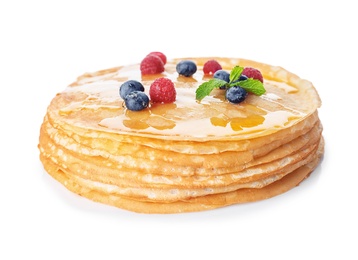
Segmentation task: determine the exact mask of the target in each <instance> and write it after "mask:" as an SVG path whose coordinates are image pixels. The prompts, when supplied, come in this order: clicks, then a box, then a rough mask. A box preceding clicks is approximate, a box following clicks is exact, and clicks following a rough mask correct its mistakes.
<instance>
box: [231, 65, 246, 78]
mask: <svg viewBox="0 0 358 260" xmlns="http://www.w3.org/2000/svg"><path fill="white" fill-rule="evenodd" d="M243 71H244V68H243V67H240V66H235V67H234V68H233V69H232V70H231V72H230V82H234V81H236V80H238V79H239V78H240V76H241V73H242V72H243Z"/></svg>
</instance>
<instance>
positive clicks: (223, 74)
mask: <svg viewBox="0 0 358 260" xmlns="http://www.w3.org/2000/svg"><path fill="white" fill-rule="evenodd" d="M213 78H215V79H221V80H225V81H226V82H229V81H230V73H229V72H227V71H225V70H217V71H216V72H215V73H214V75H213Z"/></svg>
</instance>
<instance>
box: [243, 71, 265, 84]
mask: <svg viewBox="0 0 358 260" xmlns="http://www.w3.org/2000/svg"><path fill="white" fill-rule="evenodd" d="M242 75H245V76H246V77H248V78H252V79H257V80H259V81H261V82H262V83H264V78H263V76H262V74H261V71H259V70H258V69H255V68H251V67H246V68H244V70H243V71H242Z"/></svg>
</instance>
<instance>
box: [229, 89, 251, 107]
mask: <svg viewBox="0 0 358 260" xmlns="http://www.w3.org/2000/svg"><path fill="white" fill-rule="evenodd" d="M246 96H247V92H246V90H245V89H243V88H242V87H240V86H236V87H230V88H228V90H226V99H227V100H229V101H230V102H231V103H234V104H238V103H240V102H242V101H244V100H245V99H246Z"/></svg>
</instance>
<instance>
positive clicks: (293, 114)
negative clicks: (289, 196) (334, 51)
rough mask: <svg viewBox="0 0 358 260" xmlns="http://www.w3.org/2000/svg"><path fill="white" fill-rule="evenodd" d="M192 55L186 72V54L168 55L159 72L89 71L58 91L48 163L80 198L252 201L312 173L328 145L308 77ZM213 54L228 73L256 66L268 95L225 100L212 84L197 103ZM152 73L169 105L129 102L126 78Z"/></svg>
mask: <svg viewBox="0 0 358 260" xmlns="http://www.w3.org/2000/svg"><path fill="white" fill-rule="evenodd" d="M189 59H190V60H192V61H194V62H195V63H196V64H197V66H198V70H197V72H196V73H195V74H194V75H193V76H192V77H189V78H187V77H183V76H179V75H178V73H177V72H176V70H175V67H176V64H177V63H178V62H179V61H180V60H184V59H174V60H171V61H168V63H167V64H166V65H165V71H164V72H163V73H162V74H159V75H149V76H142V75H141V72H140V68H139V64H134V65H130V66H123V67H116V68H112V69H107V70H102V71H98V72H95V73H86V74H84V75H82V76H80V77H79V78H78V79H77V81H76V82H74V83H72V84H71V85H70V86H68V87H67V88H66V89H65V90H64V91H63V92H61V93H59V94H57V95H56V97H55V98H54V99H53V100H52V102H51V103H50V105H49V107H48V110H47V113H46V115H45V118H44V122H43V124H42V126H41V131H40V140H39V150H40V159H41V161H42V163H43V165H44V167H45V169H46V171H47V172H48V173H49V174H50V175H52V176H53V177H54V178H55V179H57V180H58V181H59V182H61V183H62V184H63V185H64V186H65V187H66V188H68V189H69V190H71V191H73V192H75V193H77V194H79V195H81V196H84V197H87V198H89V199H92V200H94V201H98V202H101V203H105V204H109V205H114V206H117V207H120V208H123V209H127V210H130V211H135V212H140V213H179V212H191V211H201V210H208V209H213V208H218V207H223V206H227V205H232V204H236V203H243V202H252V201H258V200H262V199H267V198H270V197H273V196H276V195H278V194H281V193H283V192H286V191H288V190H289V189H291V188H293V187H295V186H297V185H298V184H299V183H300V182H301V181H302V180H304V179H305V178H306V177H307V176H309V174H310V173H311V172H312V171H313V170H314V169H315V167H316V166H317V164H318V163H319V161H320V158H321V155H322V154H323V147H324V142H323V137H322V135H321V134H322V126H321V123H320V120H319V117H318V112H317V109H318V108H319V107H320V104H321V101H320V98H319V95H318V94H317V92H316V90H315V88H314V87H313V85H312V84H311V83H310V82H309V81H307V80H304V79H301V78H299V77H298V76H296V75H294V74H292V73H290V72H288V71H286V70H285V69H283V68H281V67H274V66H270V65H267V64H262V63H258V62H254V61H250V60H245V59H236V58H218V57H205V58H189ZM210 59H216V60H217V61H219V63H220V64H221V65H222V67H223V69H225V70H227V71H230V70H231V69H232V68H233V67H234V66H236V65H240V66H242V67H254V68H257V69H259V70H260V71H261V73H262V74H263V76H264V86H265V89H266V93H265V94H264V95H262V96H255V95H253V94H249V95H248V97H247V99H246V100H245V101H244V102H243V103H240V104H231V103H230V102H228V101H227V100H225V94H224V90H220V89H218V90H214V91H213V92H212V93H211V94H210V96H207V97H205V98H204V99H203V100H202V101H200V102H199V101H197V100H196V99H195V91H196V89H197V87H198V86H199V85H200V84H202V83H203V82H205V81H208V80H209V79H210V78H211V76H207V75H204V74H203V70H202V68H203V64H204V63H205V62H206V61H207V60H210ZM185 60H188V58H185ZM158 77H167V78H170V79H171V80H172V81H173V82H174V84H175V87H176V91H177V99H176V101H175V102H174V103H170V104H151V105H150V107H149V108H147V109H144V110H142V111H130V110H128V109H126V108H125V106H124V102H123V100H122V99H121V98H120V96H119V87H120V85H121V84H122V83H123V82H125V81H127V80H133V79H134V80H138V81H141V82H142V84H143V85H144V87H145V92H147V93H148V92H149V86H150V84H151V83H152V82H153V81H154V80H155V79H156V78H158Z"/></svg>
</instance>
